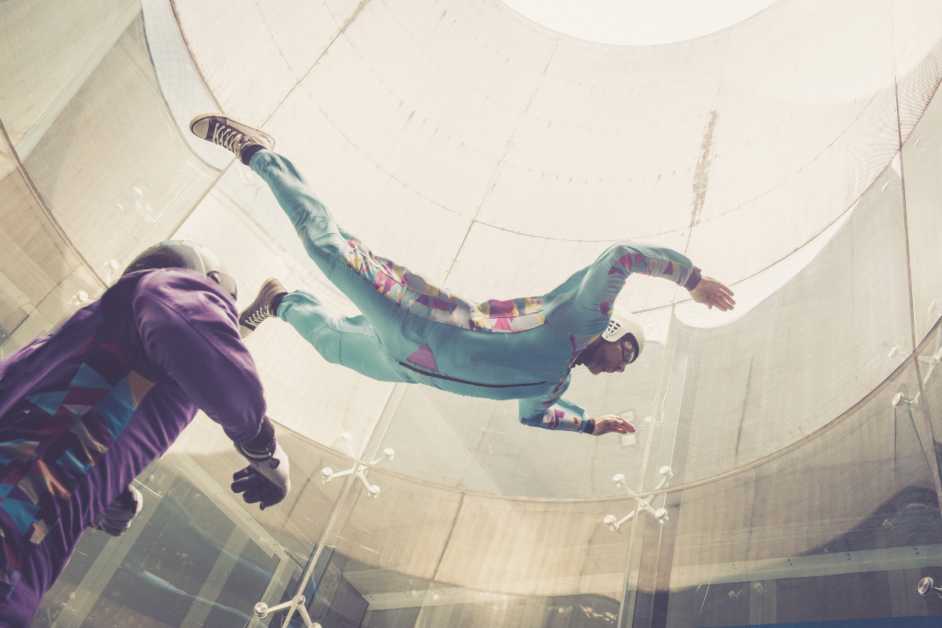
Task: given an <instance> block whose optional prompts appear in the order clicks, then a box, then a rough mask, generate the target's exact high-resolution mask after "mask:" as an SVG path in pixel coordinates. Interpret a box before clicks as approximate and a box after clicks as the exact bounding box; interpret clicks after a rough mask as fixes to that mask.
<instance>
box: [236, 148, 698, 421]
mask: <svg viewBox="0 0 942 628" xmlns="http://www.w3.org/2000/svg"><path fill="white" fill-rule="evenodd" d="M251 167H252V170H254V171H255V172H256V173H258V175H259V176H260V177H261V178H262V179H263V180H264V181H265V182H266V183H268V185H269V187H270V188H271V189H272V192H274V194H275V198H276V199H277V200H278V203H279V204H280V205H281V207H282V209H284V211H285V213H286V214H287V215H288V218H289V219H290V220H291V222H292V224H293V225H294V228H295V230H296V231H297V233H298V235H299V236H300V238H301V241H302V242H303V243H304V247H305V249H306V250H307V253H308V255H309V256H310V257H311V259H312V260H314V262H315V263H316V264H317V266H318V267H319V268H320V269H321V270H322V271H323V272H324V274H325V275H326V276H327V278H328V279H330V281H331V282H332V283H333V284H334V285H335V286H337V288H338V289H340V291H341V292H343V293H344V294H345V295H347V297H349V298H350V300H351V301H353V303H354V305H356V307H357V308H358V309H359V310H360V312H361V313H362V314H361V315H359V316H353V317H345V316H341V315H339V314H337V313H335V312H334V311H332V310H331V309H329V308H328V307H326V306H325V305H323V304H322V303H321V302H320V300H318V299H317V298H316V297H315V296H314V295H312V294H310V293H308V292H304V291H300V290H299V291H297V292H292V293H290V294H288V295H286V296H285V297H284V298H283V299H282V301H281V304H280V305H279V306H278V312H277V315H278V317H279V318H281V319H282V320H284V321H286V322H288V323H289V324H290V325H291V326H293V327H294V328H295V329H296V330H297V331H298V333H300V334H301V335H302V336H303V337H304V338H305V340H307V341H308V342H309V343H311V344H312V345H313V346H314V348H315V349H317V351H318V352H319V353H320V354H321V355H322V356H323V357H324V359H325V360H327V361H328V362H331V363H334V364H341V365H343V366H346V367H348V368H351V369H353V370H355V371H357V372H358V373H361V374H363V375H365V376H367V377H370V378H373V379H376V380H380V381H387V382H410V383H419V384H425V385H427V386H433V387H435V388H439V389H441V390H447V391H449V392H453V393H458V394H460V395H468V396H471V397H484V398H487V399H518V400H519V410H520V412H519V417H520V422H521V423H523V424H525V425H531V426H535V427H541V428H545V429H557V430H568V431H574V432H585V431H586V428H587V427H589V425H590V424H591V423H590V421H589V420H588V417H586V416H585V411H584V410H583V409H582V408H581V407H579V406H578V405H576V404H574V403H572V402H570V401H567V400H566V399H564V398H563V393H565V392H566V389H567V388H568V387H569V383H570V379H571V376H570V371H571V370H572V367H573V366H574V365H575V362H576V359H577V358H578V357H579V354H580V353H581V352H582V351H583V350H584V349H585V348H586V347H587V346H588V345H589V344H590V343H591V342H592V341H593V340H594V339H595V338H597V337H598V336H599V335H601V334H602V332H604V331H605V329H606V327H607V325H608V322H609V320H610V318H611V315H612V304H613V303H614V301H615V297H616V296H618V293H619V291H621V288H622V286H623V285H624V283H625V279H627V277H628V275H630V274H631V273H643V274H646V275H652V276H655V277H663V278H666V279H670V280H672V281H674V282H675V283H677V284H678V285H681V286H683V285H685V284H687V282H688V280H690V281H691V283H692V282H693V281H695V280H696V279H698V278H699V270H698V269H697V270H695V269H694V267H693V265H692V264H691V263H690V260H689V259H687V258H686V257H685V256H683V255H681V254H680V253H677V252H676V251H672V250H671V249H667V248H662V247H656V246H648V245H642V244H638V243H635V242H629V241H622V242H618V243H617V244H614V245H612V246H610V247H609V248H608V249H607V250H606V251H605V252H604V253H602V255H601V256H599V258H598V259H597V260H596V261H595V262H594V263H593V264H592V265H591V266H588V267H587V268H583V269H582V270H580V271H578V272H577V273H575V274H574V275H573V276H572V277H570V278H569V279H567V280H566V281H565V282H564V283H563V284H562V285H561V286H559V287H558V288H556V289H555V290H553V291H552V292H550V293H549V294H546V295H544V296H541V297H526V298H521V299H512V300H509V301H496V300H491V301H486V302H484V303H475V302H472V301H468V300H466V299H463V298H461V297H459V296H456V295H454V294H452V293H451V292H450V291H449V290H447V289H444V288H438V287H436V286H433V285H431V284H429V283H428V282H427V281H425V280H424V279H423V278H422V277H420V276H419V275H416V274H414V273H412V272H410V271H409V270H408V269H407V268H404V267H402V266H398V265H396V264H395V263H393V262H391V261H390V260H388V259H385V258H382V257H379V256H377V255H374V254H373V253H372V252H371V251H370V250H369V249H368V248H367V247H366V246H364V245H363V243H362V242H360V241H359V240H357V239H356V238H355V237H354V236H352V235H350V234H349V233H347V232H346V231H344V230H343V229H342V228H340V227H339V226H338V225H337V223H336V222H335V221H334V219H333V217H332V216H331V215H330V212H329V211H328V210H327V208H326V207H324V205H323V204H322V203H321V202H320V201H319V200H318V199H317V198H316V197H315V196H314V194H313V193H312V192H311V190H310V189H309V188H308V186H307V184H306V183H305V182H304V179H303V178H302V177H301V175H300V174H299V173H298V171H297V170H296V169H295V167H294V165H293V164H292V163H291V162H290V161H288V160H287V159H285V158H284V157H281V156H280V155H277V154H276V153H273V152H270V151H267V150H262V151H259V152H258V153H256V154H255V155H254V156H253V157H252V160H251Z"/></svg>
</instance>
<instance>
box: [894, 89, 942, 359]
mask: <svg viewBox="0 0 942 628" xmlns="http://www.w3.org/2000/svg"><path fill="white" fill-rule="evenodd" d="M902 156H903V173H904V176H905V183H906V219H907V221H908V225H907V227H908V229H907V233H908V234H909V258H910V272H911V273H912V283H913V317H914V319H915V320H914V324H915V328H916V342H920V341H921V340H922V339H923V338H924V337H925V336H926V334H927V333H928V332H929V330H930V329H931V328H932V326H933V325H935V323H936V321H938V320H939V317H940V316H942V255H940V254H939V253H940V242H942V212H940V211H939V198H940V197H942V177H939V164H940V163H942V96H940V95H939V93H938V92H937V93H936V96H935V98H933V99H932V102H930V103H929V107H928V108H927V109H926V113H925V115H923V117H922V119H921V120H920V121H919V123H918V124H917V125H916V127H915V129H913V133H912V135H910V137H909V140H908V141H907V142H906V145H905V146H903V152H902Z"/></svg>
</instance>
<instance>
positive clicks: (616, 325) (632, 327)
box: [602, 314, 644, 362]
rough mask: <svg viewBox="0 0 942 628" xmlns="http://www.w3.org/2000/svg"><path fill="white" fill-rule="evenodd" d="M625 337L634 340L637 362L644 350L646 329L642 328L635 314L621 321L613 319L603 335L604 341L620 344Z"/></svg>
mask: <svg viewBox="0 0 942 628" xmlns="http://www.w3.org/2000/svg"><path fill="white" fill-rule="evenodd" d="M625 336H631V339H632V340H634V344H635V360H637V359H638V356H639V355H641V351H642V350H643V349H644V327H642V326H641V321H640V320H638V317H637V316H635V315H634V314H628V315H627V316H626V317H625V318H621V319H618V318H614V317H613V318H612V320H610V321H609V322H608V329H606V330H605V332H604V333H603V334H602V340H605V341H607V342H618V341H619V340H621V339H622V338H624V337H625ZM633 361H634V360H632V362H633Z"/></svg>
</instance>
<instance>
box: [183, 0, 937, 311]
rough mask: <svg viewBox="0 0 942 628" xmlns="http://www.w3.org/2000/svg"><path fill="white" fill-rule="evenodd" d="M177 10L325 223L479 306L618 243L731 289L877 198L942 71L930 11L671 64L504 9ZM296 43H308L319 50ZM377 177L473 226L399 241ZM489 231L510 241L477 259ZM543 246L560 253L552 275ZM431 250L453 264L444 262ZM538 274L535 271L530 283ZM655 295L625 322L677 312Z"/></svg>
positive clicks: (215, 84) (701, 48)
mask: <svg viewBox="0 0 942 628" xmlns="http://www.w3.org/2000/svg"><path fill="white" fill-rule="evenodd" d="M175 6H176V8H177V13H178V16H179V17H180V20H181V24H182V27H183V30H184V32H185V33H186V35H187V40H188V41H189V42H190V45H191V49H192V51H193V54H194V58H195V59H196V62H197V63H198V64H199V66H200V67H201V69H202V70H203V73H204V75H206V76H207V77H208V79H209V82H210V87H211V89H213V91H214V94H215V95H216V97H217V98H218V99H219V101H220V103H221V104H222V106H223V107H224V108H225V109H226V110H227V112H229V113H231V114H233V115H235V116H243V117H245V118H246V119H247V121H249V122H254V123H266V128H267V129H268V130H270V131H272V132H273V133H274V134H275V135H276V137H277V138H278V139H279V150H280V151H281V152H283V153H285V154H286V155H288V156H289V157H291V158H292V159H294V160H295V161H297V162H298V164H299V166H300V167H301V169H302V171H303V172H306V173H308V175H309V177H310V178H312V179H314V181H312V183H314V184H315V188H316V189H317V190H318V191H319V193H321V194H322V195H323V196H324V197H325V198H326V199H327V200H328V203H329V204H330V203H331V199H334V198H336V199H341V198H342V199H343V205H344V206H348V207H352V208H356V211H357V213H358V214H360V215H367V216H369V217H370V218H369V222H370V225H367V226H366V227H365V228H360V226H359V225H357V224H353V225H350V228H351V230H352V231H354V233H358V234H360V235H361V236H362V237H363V239H364V240H366V241H368V242H371V243H372V241H373V240H374V239H375V238H373V237H372V236H373V235H374V233H375V234H381V235H382V242H380V243H373V246H374V247H376V248H380V247H389V248H390V249H392V251H393V252H396V249H397V243H398V242H400V241H402V240H403V239H409V238H416V237H417V236H416V235H415V234H416V232H418V233H421V234H422V236H423V238H422V239H424V241H425V242H426V246H424V247H415V246H410V247H403V248H406V249H407V250H406V252H405V255H404V256H403V259H399V257H398V256H397V257H396V259H397V261H400V262H401V263H404V264H405V265H407V266H410V267H415V268H417V269H419V270H421V271H423V272H425V273H428V274H429V275H430V276H431V277H433V278H437V277H439V276H443V275H445V274H448V284H449V286H450V287H452V288H454V289H456V290H459V291H461V292H462V293H464V294H466V295H467V296H468V297H470V298H472V299H476V300H483V299H487V298H492V297H506V296H517V295H522V294H536V293H539V292H540V290H542V289H543V288H544V286H546V285H552V283H553V282H554V281H555V280H556V278H557V277H559V276H560V273H559V272H558V271H557V270H556V269H555V268H554V266H553V264H552V262H546V268H545V270H544V269H543V268H542V267H541V265H539V264H534V262H533V260H541V261H543V260H546V259H547V258H552V257H556V258H559V257H561V255H554V254H553V253H560V254H561V253H564V252H567V251H565V246H566V245H567V244H569V243H571V244H573V245H578V246H579V247H580V248H583V249H584V253H582V254H581V255H577V256H578V257H580V261H581V258H582V257H584V258H586V259H589V258H591V257H592V256H593V255H594V254H596V253H597V252H598V251H600V250H601V249H602V248H604V246H605V245H606V244H607V243H609V242H611V241H613V240H615V239H617V238H620V237H627V238H645V239H653V240H661V241H664V242H665V243H669V244H670V245H672V246H677V247H678V248H680V249H681V250H684V251H687V252H689V253H690V255H691V257H692V258H693V259H694V260H695V262H697V263H698V264H700V265H701V266H702V267H704V268H706V269H707V270H708V271H709V272H712V273H713V274H715V275H718V276H720V277H722V278H723V279H725V280H727V281H732V282H736V281H739V280H742V279H744V278H746V277H749V276H751V275H753V274H755V273H757V272H759V271H761V270H763V269H765V268H767V267H769V266H771V265H773V264H774V263H775V262H777V261H779V260H781V259H783V258H784V257H786V256H788V255H789V254H791V253H793V252H794V251H795V250H796V249H798V248H800V247H801V246H803V245H804V244H806V243H807V242H808V241H810V240H811V239H812V238H813V237H814V236H816V235H817V234H818V233H820V232H821V231H822V230H824V229H825V228H826V227H827V226H828V225H829V224H831V223H832V222H834V220H836V219H837V218H838V217H839V216H840V215H841V214H842V213H843V212H845V211H846V210H847V209H848V208H849V207H850V206H851V205H852V204H853V203H854V201H856V199H857V198H858V197H859V196H860V195H861V194H862V193H863V191H864V190H865V189H867V187H869V185H870V184H871V183H872V182H873V180H874V179H875V178H876V176H877V175H878V174H879V173H880V172H882V171H883V169H884V168H885V167H886V165H887V164H888V163H889V161H890V159H892V157H893V155H894V154H895V153H896V152H897V151H898V150H899V145H900V128H899V124H898V122H900V120H898V118H900V119H901V118H903V117H905V121H903V122H902V124H903V127H904V128H903V137H905V136H906V134H908V132H909V129H910V128H911V123H912V120H913V119H914V118H915V117H918V113H917V112H918V111H919V110H920V107H923V106H924V105H925V103H926V102H927V94H928V93H931V92H932V91H934V88H933V83H932V81H934V80H935V79H934V78H932V77H935V75H937V74H938V70H939V67H938V66H939V63H938V57H939V49H938V38H937V37H935V36H934V35H931V34H930V33H929V30H930V29H929V27H928V26H927V24H929V23H933V22H932V20H933V19H934V18H936V17H938V12H939V7H938V5H937V3H933V2H894V1H892V0H873V1H871V2H868V4H867V7H866V10H860V6H859V4H858V3H855V2H850V1H849V0H848V1H841V2H822V1H821V0H788V1H784V2H779V3H776V4H775V5H773V6H772V7H770V8H769V9H767V10H765V11H763V12H761V13H760V14H758V15H756V16H754V17H752V18H750V19H749V20H747V21H746V22H744V23H742V24H739V25H737V26H735V27H732V28H730V29H727V30H724V31H721V32H719V33H716V34H713V35H708V36H705V37H701V38H698V39H695V40H691V41H687V42H681V43H677V44H670V45H665V46H655V47H617V46H608V45H600V44H592V43H588V42H584V41H579V40H575V39H572V38H569V37H566V36H564V35H561V34H558V33H554V32H551V31H549V30H547V29H544V28H542V27H539V26H537V25H535V24H533V23H531V22H529V21H528V20H526V19H525V18H523V17H522V16H520V15H518V14H517V13H515V12H513V11H512V10H510V9H508V8H507V7H506V6H505V5H503V4H501V3H500V2H497V1H496V0H490V1H487V2H481V3H474V4H469V3H464V2H450V1H433V0H423V1H422V2H419V3H416V2H404V1H399V0H364V1H363V2H360V3H358V4H354V3H352V2H347V3H331V2H322V3H320V4H314V5H311V4H310V3H306V4H305V5H304V6H303V7H301V6H300V5H299V6H298V7H296V8H297V10H296V11H289V10H288V9H287V8H286V7H284V6H282V7H279V8H278V9H277V10H274V9H272V8H270V7H269V6H268V4H267V3H262V4H261V5H258V6H256V5H254V4H253V5H252V6H246V11H244V12H239V11H218V10H217V7H215V6H214V4H213V3H212V2H210V3H205V2H201V3H189V2H181V1H177V2H176V3H175ZM219 13H224V14H225V17H224V18H222V19H224V21H225V25H224V28H225V29H226V30H227V32H230V33H231V34H232V37H231V39H230V40H229V41H228V42H226V43H222V44H220V43H219V42H216V41H215V38H214V37H213V36H212V33H213V32H215V30H214V29H216V28H217V27H223V26H222V25H220V24H219V23H218V20H211V21H210V20H205V19H203V18H205V17H207V16H208V15H210V14H214V15H215V14H219ZM256 14H258V15H256ZM299 15H300V16H304V19H298V16H299ZM261 16H264V18H265V19H264V20H262V19H259V18H260V17H261ZM289 21H290V23H289ZM210 23H212V24H213V26H212V29H210V30H204V29H205V25H207V24H210ZM936 23H937V20H936ZM838 30H839V31H840V32H843V33H846V34H847V36H846V37H842V38H834V37H833V36H832V35H833V33H834V32H837V31H838ZM303 38H307V39H308V40H309V41H311V42H313V45H312V46H311V47H310V48H307V49H305V51H304V52H303V53H302V52H301V50H300V48H299V47H298V41H299V40H301V39H303ZM822 55H824V58H826V59H827V62H826V63H822V62H821V59H822ZM262 59H266V60H269V61H267V62H265V63H263V62H262V61H261V60H262ZM472 60H473V62H472ZM936 78H937V77H936ZM897 83H899V84H900V85H902V86H903V88H904V89H903V91H901V98H900V105H899V106H900V109H901V113H900V114H899V116H898V114H897V95H896V86H897ZM305 118H311V119H313V120H317V122H313V121H305V120H304V119H305ZM308 125H312V126H316V127H317V128H319V129H320V131H319V133H318V134H314V135H312V134H309V133H310V131H309V130H308V128H309V127H308ZM306 127H307V128H306ZM289 138H290V139H289ZM300 146H307V147H308V151H307V152H310V151H324V152H328V153H329V154H331V155H335V156H337V157H338V159H336V160H335V163H334V164H333V167H330V166H329V165H328V167H327V169H316V168H315V165H321V162H323V161H324V158H321V159H320V160H317V161H315V159H313V158H312V157H309V156H308V155H307V154H305V151H304V150H303V149H301V148H300ZM348 153H353V154H358V155H359V158H356V159H354V158H352V157H349V158H348V157H345V155H346V154H348ZM380 173H381V175H380ZM378 176H382V177H384V178H388V179H390V180H392V181H395V182H396V183H397V184H398V185H401V186H402V193H403V194H405V196H406V197H407V198H408V197H412V198H414V199H416V202H418V199H420V198H421V199H423V200H424V201H427V202H428V203H429V211H431V212H433V213H438V214H441V215H442V216H446V215H449V214H451V215H454V216H456V217H461V218H464V219H465V220H466V221H473V224H464V225H462V224H460V222H459V223H456V224H454V225H451V226H449V227H442V226H441V225H436V226H435V228H430V227H424V226H423V227H420V226H419V225H425V224H427V222H426V221H423V219H422V217H421V216H419V215H413V214H411V213H409V212H408V211H405V212H401V213H400V214H399V216H400V218H401V220H400V224H399V225H394V226H392V228H391V229H390V228H389V225H388V224H387V222H388V221H387V220H386V218H385V214H386V213H387V212H386V209H385V208H386V207H387V205H388V202H387V199H390V198H395V196H396V195H395V194H391V193H390V190H389V188H388V187H387V186H382V185H379V186H377V185H373V182H375V181H376V179H377V177H378ZM335 181H336V182H335ZM341 181H342V182H344V183H343V184H341ZM349 181H359V182H361V184H360V185H359V186H351V185H350V184H349V183H347V182H349ZM341 185H342V186H343V187H342V188H341ZM340 189H343V190H344V192H352V193H351V194H344V195H341V194H340ZM334 205H335V206H337V207H339V206H340V204H339V203H334ZM380 208H382V209H380ZM574 217H578V219H577V220H574ZM344 219H345V216H344V218H342V219H341V220H342V222H343V221H344ZM354 220H357V219H354ZM359 220H363V219H359ZM347 222H349V221H347ZM379 225H382V228H380V226H379ZM691 227H692V229H691ZM488 229H496V230H501V231H503V232H504V233H506V234H507V235H508V237H504V238H503V240H505V241H506V242H499V241H498V240H492V239H490V238H488V240H487V241H486V242H483V243H480V244H479V243H478V242H477V239H478V238H479V237H480V234H481V233H484V232H486V230H488ZM466 234H467V236H468V237H467V238H465V235H466ZM773 234H774V237H773ZM495 237H497V236H495ZM547 239H550V241H556V240H558V241H561V242H558V243H557V246H559V247H561V248H559V249H558V250H557V251H554V252H553V253H551V254H548V253H547V246H548V245H547V242H546V240H547ZM432 240H437V241H438V243H439V244H438V245H439V246H441V247H444V249H445V251H444V254H443V255H435V256H429V255H428V253H427V251H426V250H425V249H426V248H427V247H428V246H430V245H429V244H428V243H429V242H430V241H432ZM494 247H498V248H499V250H500V251H501V254H499V255H496V254H494V250H495V248H494ZM380 250H381V248H380ZM568 253H570V254H571V252H568ZM508 256H510V258H511V259H510V260H509V263H508V259H507V257H508ZM567 257H568V256H567ZM454 259H457V261H456V262H455V263H454V265H453V264H452V260H454ZM518 259H519V260H520V261H519V262H517V260H518ZM570 259H571V258H570ZM524 261H526V262H527V263H526V265H527V267H529V268H530V269H531V272H529V273H522V272H519V273H518V272H514V271H513V269H514V268H515V267H517V266H518V265H519V264H523V263H525V262H524ZM573 261H574V262H575V260H573ZM573 266H575V263H574V264H573ZM508 267H509V268H510V272H508ZM535 268H539V270H534V269H535ZM481 276H485V277H487V278H488V281H487V282H483V281H482V280H481V279H480V277H481ZM639 292H642V293H643V296H635V295H633V297H634V298H632V299H631V300H628V299H625V300H624V301H623V303H622V305H623V306H625V307H631V308H632V309H649V308H652V307H657V306H659V305H664V304H666V303H670V302H671V299H672V298H673V292H671V291H668V290H664V289H662V288H654V287H651V288H647V287H646V288H644V289H641V290H639Z"/></svg>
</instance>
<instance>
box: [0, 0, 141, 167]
mask: <svg viewBox="0 0 942 628" xmlns="http://www.w3.org/2000/svg"><path fill="white" fill-rule="evenodd" d="M140 6H141V2H140V0H89V1H88V2H82V3H79V4H63V3H61V2H57V1H56V0H39V1H38V2H29V3H20V2H13V3H4V4H3V6H0V120H3V126H4V128H5V129H6V132H7V134H8V135H9V137H10V139H11V141H12V142H13V145H14V146H15V147H16V148H17V150H18V151H19V153H20V156H21V157H23V158H25V157H26V155H28V154H29V152H30V150H31V149H32V147H33V146H35V144H36V140H37V139H38V138H39V137H41V136H42V134H43V133H44V132H45V131H46V130H47V129H48V128H49V125H50V124H51V123H52V121H53V120H55V118H56V116H58V115H59V113H60V112H61V111H62V107H63V106H64V105H65V104H66V103H67V102H68V101H69V99H70V98H71V97H72V95H73V94H74V93H75V90H76V89H78V87H79V86H80V85H82V83H83V82H84V80H85V79H86V78H87V77H88V74H89V72H91V71H92V70H93V69H94V68H95V66H96V65H97V64H98V62H99V61H100V60H101V58H102V56H103V55H104V54H105V53H106V52H107V51H108V49H110V48H111V46H112V45H113V44H114V42H115V40H116V39H117V38H118V37H119V36H120V35H121V33H122V32H124V30H125V29H126V28H127V26H128V24H129V23H130V21H131V20H132V19H133V18H134V16H135V15H136V14H137V13H139V12H140Z"/></svg>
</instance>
